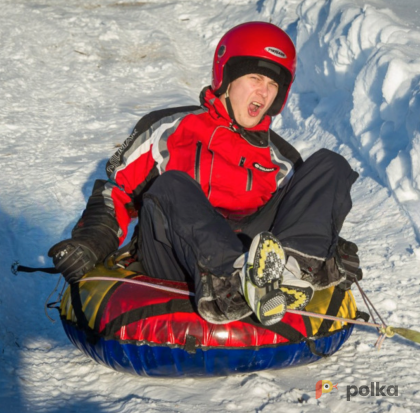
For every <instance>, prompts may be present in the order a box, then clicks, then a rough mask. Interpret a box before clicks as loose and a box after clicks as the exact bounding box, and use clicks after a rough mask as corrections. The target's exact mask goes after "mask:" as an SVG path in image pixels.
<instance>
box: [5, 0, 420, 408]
mask: <svg viewBox="0 0 420 413" xmlns="http://www.w3.org/2000/svg"><path fill="white" fill-rule="evenodd" d="M0 6H1V10H2V12H1V14H0V38H1V43H2V47H1V49H0V59H1V61H0V81H1V90H2V93H1V94H0V165H1V168H2V179H1V185H0V236H1V237H0V248H1V251H2V254H1V258H0V264H1V268H2V269H3V270H2V271H1V289H0V314H1V316H0V411H1V412H2V413H3V412H4V413H11V412H13V413H18V412H24V411H28V412H45V413H54V412H58V411H60V412H76V411H77V412H86V413H91V412H96V411H101V412H127V413H132V412H138V411H142V412H143V411H144V412H173V411H177V412H183V413H184V412H210V411H211V412H225V411H233V412H234V411H246V412H251V411H258V412H264V413H268V412H278V411H283V410H284V411H288V412H318V411H322V412H328V411H331V412H335V411H340V412H351V411H357V412H373V411H375V412H394V413H397V412H398V413H400V412H416V411H419V410H420V390H419V383H420V374H419V373H420V368H419V366H418V363H416V361H417V360H418V351H419V346H418V345H415V344H412V343H409V342H407V341H405V340H403V339H400V338H393V339H387V340H386V341H385V344H384V345H383V347H382V349H381V351H380V352H377V350H375V349H374V347H373V344H374V343H375V341H376V332H375V330H372V329H370V328H367V327H356V328H355V332H354V333H353V335H352V337H351V338H350V340H349V341H348V342H347V343H346V344H345V345H344V347H343V348H342V349H341V350H340V351H339V352H338V353H336V354H335V355H334V356H332V357H331V358H328V359H325V360H322V361H320V362H317V363H315V364H313V365H310V366H305V367H299V368H294V369H290V370H282V371H266V372H261V373H258V374H251V375H238V376H231V377H223V378H217V379H200V380H197V379H192V378H184V379H177V380H174V379H149V378H135V377H131V376H127V375H123V374H121V373H116V372H114V371H112V370H109V369H107V368H105V367H102V366H99V365H97V364H95V363H94V362H93V361H91V360H90V359H88V358H86V357H85V356H84V355H82V354H81V353H80V352H79V351H78V350H77V349H75V348H74V347H73V346H72V345H71V343H70V342H69V341H68V339H67V337H66V336H65V334H64V331H63V329H62V328H61V326H60V323H56V324H51V323H50V322H49V320H48V319H47V318H46V317H45V314H44V302H45V301H46V300H47V299H48V295H49V293H50V291H52V290H53V288H54V286H55V284H56V281H57V276H53V275H44V274H33V275H31V274H20V275H18V276H14V275H12V274H11V272H10V271H9V268H10V265H11V264H12V262H13V261H14V260H19V261H20V262H21V263H22V264H24V265H29V266H43V265H45V266H50V265H51V260H50V258H48V256H47V251H48V249H49V247H50V246H51V245H53V244H54V243H55V242H57V241H59V240H61V239H63V238H65V237H67V236H68V235H69V233H70V231H71V228H72V226H73V225H74V224H75V222H76V220H77V218H78V217H79V215H80V213H81V211H82V210H83V208H84V206H85V202H86V199H87V197H88V196H89V193H90V191H91V189H92V185H93V182H94V180H95V179H96V178H98V177H103V176H104V165H105V162H106V160H107V159H108V158H109V157H110V156H111V155H112V154H113V152H114V151H115V145H116V144H120V143H122V142H123V141H124V139H125V138H126V137H127V136H128V134H129V133H130V131H131V129H132V127H133V126H134V124H135V123H136V121H137V120H138V119H139V118H140V117H141V116H142V115H144V114H145V113H147V112H148V111H150V110H151V109H153V108H164V107H170V106H176V105H187V104H195V103H196V102H197V98H198V94H199V92H200V90H201V88H202V87H203V86H205V85H207V84H208V83H209V82H210V71H211V59H212V54H213V50H214V47H215V46H216V44H217V41H218V40H219V38H220V36H221V35H222V34H223V33H224V32H225V31H227V30H228V29H229V28H230V27H232V26H234V25H236V24H239V23H242V22H244V21H249V20H264V21H271V22H273V23H275V24H278V25H279V26H281V27H283V28H284V29H285V30H286V31H287V32H288V33H289V34H290V36H291V37H292V38H293V39H294V41H295V42H296V44H297V48H298V56H299V62H298V71H297V77H296V81H295V83H294V85H293V88H292V93H291V95H290V99H289V102H288V105H287V107H286V109H285V110H284V112H283V114H282V115H281V116H279V117H277V118H276V119H275V120H274V122H273V127H274V128H275V130H276V131H277V132H279V133H280V134H281V135H282V136H284V137H285V138H286V139H287V140H289V141H290V142H291V143H292V144H294V145H295V146H296V147H297V148H298V149H299V150H300V151H301V153H302V154H303V156H304V157H305V158H306V157H308V156H309V155H310V154H311V153H313V152H314V151H315V150H317V149H319V148H321V147H327V148H329V149H332V150H334V151H336V152H339V153H340V154H342V155H343V156H345V157H346V158H347V159H348V160H349V162H350V163H351V165H352V167H353V168H354V169H356V170H357V171H358V172H359V173H360V178H359V180H358V181H357V182H356V184H355V186H354V190H353V193H352V195H353V201H354V208H353V210H352V212H351V213H350V215H349V217H348V220H347V221H346V223H345V225H344V228H343V236H344V237H346V238H348V239H351V240H353V241H355V242H356V243H357V244H358V245H359V248H360V255H361V260H362V265H363V269H364V274H365V275H364V279H363V281H362V285H363V288H364V289H365V291H366V293H367V294H368V296H369V297H370V298H371V300H372V301H373V303H374V304H375V306H376V307H377V308H378V310H379V311H380V312H381V314H382V315H383V317H385V318H386V320H388V322H389V323H390V324H391V325H394V326H397V327H407V328H412V329H415V330H420V316H419V311H418V305H417V302H418V296H419V293H420V279H419V268H420V265H419V263H420V245H419V241H420V208H419V206H420V116H419V115H420V15H419V13H420V4H419V2H418V0H405V1H404V2H398V3H397V2H393V1H391V0H369V1H362V0H283V1H277V0H258V1H248V0H236V1H234V0H214V1H211V2H208V1H205V0H189V1H178V2H173V1H169V0H146V1H144V2H139V1H135V0H128V1H117V0H102V1H101V2H99V1H98V2H93V1H92V2H87V1H79V0H72V1H65V0H48V1H47V0H37V1H32V2H27V1H23V0H0ZM355 296H356V299H357V302H358V305H359V307H360V309H365V307H364V305H363V302H362V300H361V298H360V295H358V294H357V292H356V293H355ZM51 315H52V316H53V317H55V318H56V319H57V318H58V317H57V314H55V313H52V314H51ZM318 380H331V382H332V383H333V384H336V383H338V390H335V389H334V390H333V391H332V392H331V393H329V394H326V395H323V396H322V397H321V398H319V399H315V383H316V382H317V381H318ZM371 382H380V383H381V385H384V384H386V385H398V388H399V395H398V396H380V395H378V396H369V397H363V396H361V395H358V396H355V397H353V398H351V400H350V401H347V397H346V386H347V385H356V386H362V385H366V384H368V385H369V384H370V383H371Z"/></svg>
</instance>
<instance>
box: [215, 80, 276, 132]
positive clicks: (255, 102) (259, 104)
mask: <svg viewBox="0 0 420 413" xmlns="http://www.w3.org/2000/svg"><path fill="white" fill-rule="evenodd" d="M278 89H279V87H278V84H277V83H276V82H275V81H274V80H273V79H271V78H269V77H267V76H264V75H260V74H254V73H251V74H248V75H245V76H241V77H239V78H237V79H236V80H234V81H233V82H232V83H230V84H229V86H228V93H229V99H230V102H231V104H232V109H233V113H234V115H235V119H236V121H237V122H238V123H239V125H241V126H243V127H244V128H252V127H254V126H256V125H258V123H259V122H260V121H261V119H262V118H263V117H264V115H265V113H266V112H267V110H268V109H270V107H271V105H272V103H273V102H274V99H275V98H276V96H277V92H278ZM220 100H221V101H222V103H223V104H224V106H225V108H226V98H225V95H224V94H223V95H222V96H220Z"/></svg>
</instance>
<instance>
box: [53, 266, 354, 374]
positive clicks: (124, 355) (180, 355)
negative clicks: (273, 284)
mask: <svg viewBox="0 0 420 413" xmlns="http://www.w3.org/2000/svg"><path fill="white" fill-rule="evenodd" d="M98 276H106V277H114V278H129V279H134V280H141V281H143V282H145V283H148V284H156V285H163V286H167V287H172V288H175V289H176V290H182V291H188V290H189V288H190V286H189V285H188V284H187V283H181V282H173V281H166V280H158V279H153V278H150V277H147V276H145V275H142V274H139V273H135V272H132V271H128V270H125V269H118V270H107V269H105V268H104V267H102V266H99V267H97V268H96V269H95V270H93V271H91V272H89V273H88V274H87V275H85V277H84V279H88V278H91V277H98ZM59 310H60V314H61V320H62V323H63V326H64V330H65V332H66V334H67V336H68V337H69V339H70V341H71V342H72V343H73V344H74V345H75V346H76V347H77V348H79V349H80V350H81V351H82V352H84V353H85V354H86V355H87V356H89V357H91V358H92V359H93V360H95V361H96V362H98V363H100V364H103V365H105V366H108V367H111V368H113V369H115V370H117V371H120V372H126V373H131V374H135V375H140V376H160V377H174V376H190V377H193V376H224V375H229V374H238V373H250V372H255V371H260V370H266V369H281V368H287V367H291V366H300V365H305V364H308V363H312V362H314V361H317V360H319V359H320V358H321V357H325V356H330V355H332V354H333V353H335V352H336V351H337V350H338V349H339V348H340V347H341V346H342V345H343V343H344V342H345V341H346V340H347V339H348V338H349V336H350V334H351V332H352V329H353V328H352V327H353V325H350V324H347V323H342V322H338V321H328V320H323V319H318V318H312V317H307V316H301V315H295V314H289V313H286V315H285V316H284V318H283V320H282V321H281V322H280V323H278V324H276V325H273V326H268V327H267V326H263V325H261V324H260V323H259V322H258V320H257V319H256V318H254V317H253V316H251V317H248V318H245V319H243V320H241V321H235V322H231V323H229V324H224V325H216V324H211V323H208V322H207V321H205V320H204V319H203V318H201V317H200V316H199V315H198V313H197V312H196V310H195V304H194V301H193V298H192V297H189V296H187V295H183V294H181V293H179V292H176V291H175V292H174V291H162V290H158V289H156V288H153V287H150V286H147V285H146V286H145V285H133V284H129V283H125V282H117V281H115V282H114V281H111V282H110V281H90V282H83V281H82V282H81V283H78V284H73V285H71V286H69V287H68V288H67V290H66V291H65V293H64V295H63V298H62V300H61V304H60V308H59ZM306 310H307V311H312V312H315V313H321V314H328V315H337V316H339V317H345V318H352V319H354V318H356V316H357V309H356V304H355V301H354V298H353V295H352V293H351V291H342V290H341V289H339V288H334V287H331V288H329V289H326V290H322V291H317V292H316V293H315V295H314V297H313V299H312V301H311V302H310V303H309V305H308V306H307V307H306Z"/></svg>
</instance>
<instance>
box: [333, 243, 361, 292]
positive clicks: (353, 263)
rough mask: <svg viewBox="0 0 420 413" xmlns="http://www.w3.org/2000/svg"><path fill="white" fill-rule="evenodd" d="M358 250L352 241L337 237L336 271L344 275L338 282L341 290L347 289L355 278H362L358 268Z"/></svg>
mask: <svg viewBox="0 0 420 413" xmlns="http://www.w3.org/2000/svg"><path fill="white" fill-rule="evenodd" d="M358 250H359V249H358V248H357V245H356V244H355V243H354V242H350V241H346V240H345V239H343V238H339V239H338V245H337V249H336V253H335V262H336V265H337V268H338V271H339V272H340V273H341V274H343V275H345V277H346V279H345V280H344V281H342V282H341V283H340V284H339V286H340V288H341V289H343V290H349V289H350V288H351V285H352V284H353V283H354V281H355V280H357V281H360V280H361V279H362V278H363V272H362V269H361V268H359V265H360V259H359V256H358V255H357V251H358Z"/></svg>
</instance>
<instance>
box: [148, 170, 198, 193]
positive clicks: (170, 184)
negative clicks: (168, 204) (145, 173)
mask: <svg viewBox="0 0 420 413" xmlns="http://www.w3.org/2000/svg"><path fill="white" fill-rule="evenodd" d="M191 187H197V188H200V189H201V187H200V185H199V184H198V183H197V182H196V181H195V180H194V179H193V178H191V177H190V176H189V175H188V174H187V173H186V172H182V171H167V172H164V173H163V174H162V175H160V176H158V177H157V178H156V180H155V182H153V185H152V186H151V187H150V189H149V191H148V192H149V193H152V194H157V193H160V192H162V191H163V192H165V193H167V192H168V191H172V190H177V191H179V190H182V189H183V188H186V189H187V188H191Z"/></svg>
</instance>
